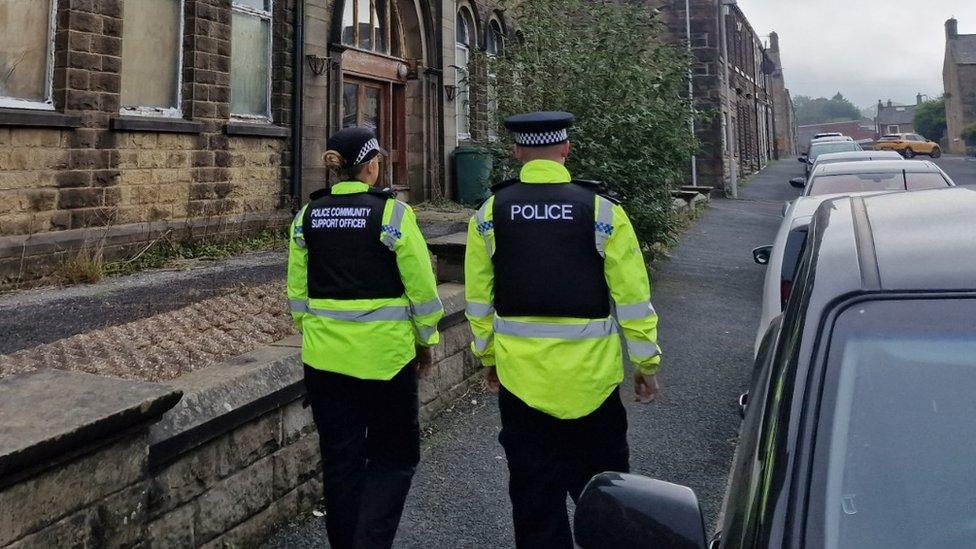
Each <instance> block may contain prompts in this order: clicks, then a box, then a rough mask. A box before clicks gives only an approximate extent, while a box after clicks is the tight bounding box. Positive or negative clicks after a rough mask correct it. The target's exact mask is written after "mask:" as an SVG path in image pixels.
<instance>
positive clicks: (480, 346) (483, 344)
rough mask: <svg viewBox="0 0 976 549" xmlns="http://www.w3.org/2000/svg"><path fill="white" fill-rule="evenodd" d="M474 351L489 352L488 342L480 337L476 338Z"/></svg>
mask: <svg viewBox="0 0 976 549" xmlns="http://www.w3.org/2000/svg"><path fill="white" fill-rule="evenodd" d="M474 350H475V351H478V352H479V353H483V352H485V351H487V350H488V340H487V339H481V338H480V337H475V338H474Z"/></svg>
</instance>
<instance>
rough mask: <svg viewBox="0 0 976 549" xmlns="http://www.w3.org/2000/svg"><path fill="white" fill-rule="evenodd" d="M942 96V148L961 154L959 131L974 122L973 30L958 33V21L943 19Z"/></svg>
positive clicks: (975, 73) (975, 51)
mask: <svg viewBox="0 0 976 549" xmlns="http://www.w3.org/2000/svg"><path fill="white" fill-rule="evenodd" d="M942 78H943V80H944V83H945V98H946V125H947V129H946V140H947V141H948V143H947V147H946V149H947V150H948V151H949V152H952V153H957V154H962V153H965V152H966V142H965V140H964V139H963V138H962V131H963V130H964V129H965V128H966V127H967V126H969V125H972V124H976V34H959V21H957V20H956V19H949V20H948V21H946V54H945V66H944V68H943V71H942Z"/></svg>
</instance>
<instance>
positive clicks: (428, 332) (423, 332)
mask: <svg viewBox="0 0 976 549" xmlns="http://www.w3.org/2000/svg"><path fill="white" fill-rule="evenodd" d="M416 329H417V337H419V338H420V340H421V341H424V342H427V341H430V338H431V337H432V336H433V335H434V332H436V331H437V327H436V326H432V327H430V328H421V327H420V326H416Z"/></svg>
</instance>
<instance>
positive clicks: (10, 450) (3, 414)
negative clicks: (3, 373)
mask: <svg viewBox="0 0 976 549" xmlns="http://www.w3.org/2000/svg"><path fill="white" fill-rule="evenodd" d="M106 395H113V396H112V398H105V396H106ZM180 396H181V393H180V391H179V390H176V389H173V388H170V387H165V386H160V385H158V384H155V383H143V382H134V381H126V380H121V379H115V378H108V377H102V376H96V375H91V374H85V373H79V372H66V371H61V370H39V371H36V372H30V373H27V374H20V375H13V376H10V377H8V378H5V379H3V380H0V486H3V485H4V484H7V483H8V482H10V481H15V479H16V478H18V477H21V476H23V475H25V474H30V473H31V472H32V471H37V470H42V469H44V468H47V467H50V466H51V465H52V464H53V463H60V462H61V460H64V459H66V458H68V457H69V456H70V457H74V456H75V455H77V453H78V451H80V450H85V449H91V448H92V446H93V445H97V444H98V443H102V444H105V443H108V442H109V441H111V440H113V439H114V437H115V435H117V434H119V433H122V432H125V431H128V430H130V429H132V428H136V427H138V426H141V425H145V424H146V423H148V422H151V421H154V420H156V419H158V418H159V416H160V415H161V414H163V412H165V411H166V410H169V409H170V408H171V407H173V406H174V405H175V404H176V403H177V401H179V399H180ZM69 412H70V413H69Z"/></svg>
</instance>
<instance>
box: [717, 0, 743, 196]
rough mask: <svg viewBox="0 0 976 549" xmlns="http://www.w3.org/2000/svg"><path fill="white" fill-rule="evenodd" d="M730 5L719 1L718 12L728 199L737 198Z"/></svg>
mask: <svg viewBox="0 0 976 549" xmlns="http://www.w3.org/2000/svg"><path fill="white" fill-rule="evenodd" d="M730 5H735V0H719V6H720V8H721V9H720V10H719V19H720V24H719V30H720V31H721V35H722V58H723V59H725V71H724V72H725V88H726V90H725V92H726V93H725V105H724V106H725V113H726V114H725V121H724V122H725V126H726V129H725V136H724V138H725V140H726V147H725V156H726V161H728V163H729V185H728V188H726V189H725V195H726V196H728V197H729V198H739V180H738V178H739V174H738V166H736V164H735V156H734V154H733V152H732V140H731V139H729V133H730V132H731V131H732V128H731V127H730V126H729V122H730V121H731V119H732V99H731V97H730V95H729V94H730V93H732V73H731V71H730V70H729V67H730V66H731V64H732V60H731V59H729V40H728V34H729V30H728V26H727V25H726V20H727V18H728V14H729V6H730Z"/></svg>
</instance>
